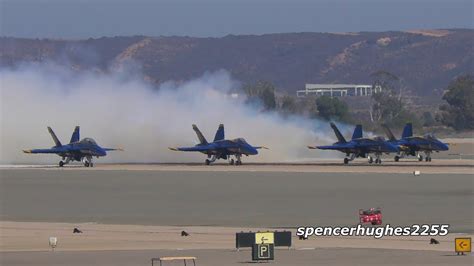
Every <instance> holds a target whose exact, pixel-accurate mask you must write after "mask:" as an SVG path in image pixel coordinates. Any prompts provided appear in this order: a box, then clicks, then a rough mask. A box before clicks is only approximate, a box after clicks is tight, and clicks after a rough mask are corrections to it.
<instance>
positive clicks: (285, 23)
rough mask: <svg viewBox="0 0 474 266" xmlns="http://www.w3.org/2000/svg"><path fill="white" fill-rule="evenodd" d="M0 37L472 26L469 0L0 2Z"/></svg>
mask: <svg viewBox="0 0 474 266" xmlns="http://www.w3.org/2000/svg"><path fill="white" fill-rule="evenodd" d="M0 9H1V13H0V20H1V21H0V35H2V36H15V37H35V38H36V37H38V38H88V37H101V36H118V35H151V36H159V35H179V36H184V35H187V36H201V37H216V36H225V35H227V34H264V33H276V32H302V31H305V32H307V31H312V32H348V31H385V30H406V29H428V28H429V29H431V28H473V24H474V22H473V20H474V19H473V13H474V9H473V0H399V1H394V0H314V1H308V0H306V1H304V0H287V1H283V0H240V1H237V0H203V1H199V0H194V1H193V0H173V1H164V0H163V1H161V0H156V1H144V0H135V1H133V0H117V1H112V0H95V1H93V0H62V1H60V0H0Z"/></svg>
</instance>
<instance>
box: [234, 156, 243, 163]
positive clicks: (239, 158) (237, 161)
mask: <svg viewBox="0 0 474 266" xmlns="http://www.w3.org/2000/svg"><path fill="white" fill-rule="evenodd" d="M235 158H236V159H237V160H236V161H235V165H242V159H241V158H242V155H241V154H236V155H235Z"/></svg>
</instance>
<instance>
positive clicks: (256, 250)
mask: <svg viewBox="0 0 474 266" xmlns="http://www.w3.org/2000/svg"><path fill="white" fill-rule="evenodd" d="M274 248H275V246H274V245H273V244H254V245H253V246H252V260H274V259H275V253H274Z"/></svg>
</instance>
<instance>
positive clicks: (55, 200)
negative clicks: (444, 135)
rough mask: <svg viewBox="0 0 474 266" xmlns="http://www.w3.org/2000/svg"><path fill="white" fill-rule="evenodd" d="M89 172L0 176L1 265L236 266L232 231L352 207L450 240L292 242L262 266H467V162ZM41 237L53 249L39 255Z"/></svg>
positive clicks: (294, 222)
mask: <svg viewBox="0 0 474 266" xmlns="http://www.w3.org/2000/svg"><path fill="white" fill-rule="evenodd" d="M96 165H97V167H94V168H85V167H81V166H69V167H64V168H59V167H57V166H44V165H29V166H25V165H21V166H16V167H11V166H3V167H2V169H0V206H1V209H0V233H1V235H2V241H0V264H1V265H15V266H16V265H45V266H46V265H48V266H49V265H72V266H76V265H150V258H152V257H160V256H196V257H197V258H198V265H242V264H247V263H250V257H251V256H250V251H249V250H243V251H240V252H236V251H235V250H233V247H234V245H235V242H234V241H235V240H234V237H235V232H239V231H248V230H252V231H257V230H266V229H270V230H274V229H278V230H285V229H286V230H291V231H293V232H295V227H297V226H302V225H310V226H322V225H356V224H357V223H358V215H357V213H358V209H359V208H370V207H381V208H382V211H383V215H384V218H383V220H384V224H388V223H390V224H391V225H393V226H402V225H412V224H417V223H419V224H444V223H447V224H450V234H448V236H446V237H436V238H437V239H438V240H439V241H440V244H439V245H429V237H399V238H396V237H386V238H383V239H378V240H377V239H374V238H373V237H344V238H341V237H311V238H310V239H309V240H307V241H300V240H298V239H297V238H296V237H293V242H294V244H293V248H292V250H286V249H278V250H276V254H275V257H276V260H275V261H274V262H272V264H274V265H314V264H323V265H352V264H373V265H379V264H380V263H381V262H383V264H384V265H400V264H404V265H420V264H430V265H470V264H472V256H471V255H470V254H469V255H468V256H459V257H458V256H453V255H454V252H453V251H452V247H453V239H454V238H455V237H456V236H468V237H472V233H473V232H474V228H473V224H474V223H473V216H472V214H473V206H472V202H474V193H473V190H474V188H473V183H474V181H473V180H474V176H473V174H472V161H471V160H465V161H464V160H443V161H441V162H440V163H439V164H436V165H435V164H434V163H431V164H425V163H423V164H419V163H417V162H411V161H410V162H401V163H398V164H396V163H387V164H384V165H382V166H379V165H368V164H367V163H364V162H357V163H356V164H353V165H349V166H343V165H339V164H338V162H336V161H324V162H318V163H297V164H294V163H291V164H289V163H286V164H246V165H243V166H238V167H237V166H229V165H225V164H217V165H213V166H204V165H201V164H119V165H117V164H96ZM414 170H420V171H421V172H422V174H421V175H420V176H414V175H413V171H414ZM74 227H79V228H81V229H82V230H83V231H84V233H83V234H80V235H74V234H72V232H71V230H72V228H74ZM181 230H186V231H188V232H189V233H190V237H187V238H183V237H180V232H181ZM50 236H56V237H58V239H59V243H60V244H59V246H58V248H57V251H54V252H51V251H48V250H49V247H48V245H47V239H48V238H49V237H50Z"/></svg>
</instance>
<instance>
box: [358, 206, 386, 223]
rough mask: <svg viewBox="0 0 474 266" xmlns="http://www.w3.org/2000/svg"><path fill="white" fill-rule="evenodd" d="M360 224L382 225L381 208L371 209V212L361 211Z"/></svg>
mask: <svg viewBox="0 0 474 266" xmlns="http://www.w3.org/2000/svg"><path fill="white" fill-rule="evenodd" d="M359 223H361V224H363V223H371V224H372V225H381V224H382V210H380V208H377V209H375V208H370V209H369V210H362V209H359Z"/></svg>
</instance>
